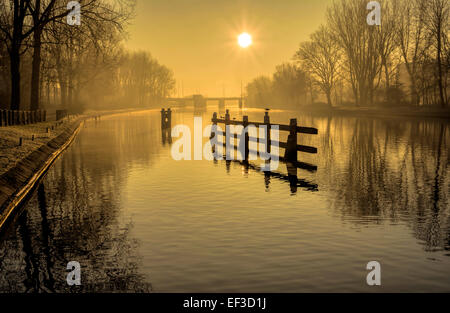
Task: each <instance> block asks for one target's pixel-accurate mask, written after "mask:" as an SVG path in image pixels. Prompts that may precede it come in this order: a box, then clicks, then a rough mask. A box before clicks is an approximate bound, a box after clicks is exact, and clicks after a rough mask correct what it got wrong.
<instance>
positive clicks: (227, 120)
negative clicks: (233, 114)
mask: <svg viewBox="0 0 450 313" xmlns="http://www.w3.org/2000/svg"><path fill="white" fill-rule="evenodd" d="M225 112H226V113H225V147H226V148H228V146H230V144H229V143H228V142H229V141H230V140H231V132H230V127H228V125H230V110H228V109H227V110H226V111H225ZM233 138H234V135H233ZM231 153H233V154H234V151H229V149H226V159H227V161H228V160H232V158H231Z"/></svg>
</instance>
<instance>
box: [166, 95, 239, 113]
mask: <svg viewBox="0 0 450 313" xmlns="http://www.w3.org/2000/svg"><path fill="white" fill-rule="evenodd" d="M208 101H218V102H219V109H225V102H226V101H239V108H242V106H243V103H244V101H245V98H242V97H204V96H202V95H193V96H190V97H184V98H167V102H169V103H174V102H175V103H177V106H181V107H183V106H186V105H187V103H189V102H191V103H193V105H194V109H196V110H203V109H204V110H206V104H207V102H208Z"/></svg>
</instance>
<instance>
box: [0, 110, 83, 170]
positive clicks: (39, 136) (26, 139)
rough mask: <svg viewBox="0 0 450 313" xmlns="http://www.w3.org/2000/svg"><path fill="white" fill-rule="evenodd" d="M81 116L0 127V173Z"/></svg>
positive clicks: (57, 134) (69, 126) (64, 129)
mask: <svg viewBox="0 0 450 313" xmlns="http://www.w3.org/2000/svg"><path fill="white" fill-rule="evenodd" d="M81 118H82V117H77V118H71V119H69V118H64V119H63V120H61V121H60V122H56V121H49V122H43V123H37V124H32V125H19V126H9V127H0V175H2V174H4V173H6V172H7V171H8V170H10V169H11V168H13V167H14V166H15V165H16V164H17V163H18V162H19V161H20V160H22V159H24V158H25V157H26V156H28V155H29V154H30V153H31V152H33V151H35V150H37V149H39V148H40V147H41V146H43V145H45V144H47V143H48V142H49V141H51V140H52V139H54V138H56V137H57V136H59V135H60V134H62V133H63V132H64V131H66V130H67V129H69V128H71V127H72V126H73V125H74V124H75V123H79V120H80V119H81ZM52 127H53V130H52ZM47 130H48V132H47ZM33 137H34V140H33ZM20 138H22V145H20Z"/></svg>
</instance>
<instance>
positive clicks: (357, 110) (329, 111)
mask: <svg viewBox="0 0 450 313" xmlns="http://www.w3.org/2000/svg"><path fill="white" fill-rule="evenodd" d="M300 110H301V111H303V112H308V113H314V114H323V115H337V116H355V117H381V118H383V117H397V118H405V117H407V118H419V119H422V118H433V119H447V120H449V119H450V109H449V108H446V109H441V108H430V107H410V106H408V107H396V108H389V107H386V108H384V107H373V108H372V107H332V108H329V107H326V106H321V107H311V106H308V107H301V108H300Z"/></svg>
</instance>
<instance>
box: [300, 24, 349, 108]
mask: <svg viewBox="0 0 450 313" xmlns="http://www.w3.org/2000/svg"><path fill="white" fill-rule="evenodd" d="M294 59H295V60H297V61H298V62H300V63H301V64H302V65H303V68H306V69H308V71H309V73H310V74H311V75H312V77H313V78H314V79H315V82H316V84H317V85H318V86H319V87H320V89H321V90H322V91H323V93H324V94H325V95H326V97H327V102H328V106H330V107H331V106H332V100H331V93H332V91H333V88H334V85H335V83H336V79H337V73H338V70H339V63H340V59H341V53H340V49H339V46H338V44H337V43H336V41H335V40H334V39H333V38H332V36H331V35H330V31H329V30H328V29H326V28H325V26H323V25H322V26H321V27H320V28H319V30H317V31H316V32H315V33H313V34H312V35H311V40H310V41H307V42H303V43H302V44H300V48H299V50H298V51H297V52H296V54H295V56H294Z"/></svg>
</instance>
